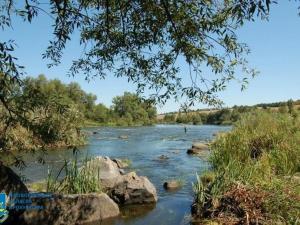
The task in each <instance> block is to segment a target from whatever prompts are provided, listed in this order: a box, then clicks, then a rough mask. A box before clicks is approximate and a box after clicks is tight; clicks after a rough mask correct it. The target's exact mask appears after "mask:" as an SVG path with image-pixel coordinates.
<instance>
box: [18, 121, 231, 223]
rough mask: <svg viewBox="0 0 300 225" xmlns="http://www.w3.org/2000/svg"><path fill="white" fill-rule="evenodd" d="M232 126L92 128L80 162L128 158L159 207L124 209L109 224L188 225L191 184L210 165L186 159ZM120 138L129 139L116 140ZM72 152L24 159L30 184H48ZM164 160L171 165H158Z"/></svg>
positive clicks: (25, 171)
mask: <svg viewBox="0 0 300 225" xmlns="http://www.w3.org/2000/svg"><path fill="white" fill-rule="evenodd" d="M229 129H230V127H228V126H210V125H199V126H198V125H197V126H196V125H195V126H192V125H190V126H187V133H185V132H184V127H183V126H182V125H156V126H149V127H132V128H131V127H130V128H111V127H99V128H88V129H87V130H88V131H89V132H91V133H92V132H94V131H96V132H97V133H96V134H94V135H90V136H89V141H88V145H86V146H84V147H81V148H80V149H79V150H80V151H79V157H81V158H84V157H86V155H88V156H90V157H93V156H100V155H101V156H109V157H111V158H126V159H129V160H130V161H131V162H132V163H131V167H130V169H129V170H131V171H136V172H137V174H138V175H141V176H147V177H148V178H149V180H150V181H151V182H152V183H153V184H154V185H155V187H156V189H157V193H158V198H159V199H158V202H157V204H156V206H154V207H140V206H139V207H131V208H125V209H123V210H122V216H121V217H120V218H119V219H116V220H114V221H112V222H110V223H109V224H113V225H184V224H189V214H190V206H191V204H192V201H193V192H192V182H193V181H195V175H196V173H199V174H201V172H203V171H205V170H207V169H209V164H208V163H207V162H206V161H205V160H204V159H201V158H199V157H195V156H190V155H187V154H186V150H187V149H188V148H190V147H191V145H192V143H193V142H196V141H207V140H211V139H212V138H213V134H214V133H216V132H219V131H227V130H229ZM121 135H126V136H128V139H120V138H118V137H119V136H121ZM72 154H73V151H72V150H71V149H69V150H68V149H67V150H52V151H48V152H47V154H46V155H45V157H44V158H45V160H46V163H45V164H44V165H41V164H40V163H38V162H37V161H36V159H35V158H36V157H33V156H32V155H30V154H27V155H25V156H24V159H25V161H26V163H27V167H26V168H25V169H24V170H23V171H22V173H23V174H24V175H25V176H26V178H27V179H28V182H32V181H36V180H42V179H45V177H46V175H47V169H48V167H49V166H50V167H54V168H55V169H57V170H58V169H59V168H60V167H61V166H62V164H63V162H64V160H65V159H70V158H71V157H72ZM161 155H165V156H167V157H168V159H167V160H159V156H161ZM172 178H175V179H180V180H181V181H182V182H183V187H182V188H181V189H180V190H178V191H175V192H167V191H165V190H164V188H163V183H164V182H165V181H167V180H169V179H172Z"/></svg>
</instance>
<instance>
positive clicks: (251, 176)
mask: <svg viewBox="0 0 300 225" xmlns="http://www.w3.org/2000/svg"><path fill="white" fill-rule="evenodd" d="M299 134H300V120H299V117H293V116H291V115H290V114H282V113H276V112H273V113H268V112H264V111H262V110H259V111H255V112H252V113H248V114H244V115H243V117H242V118H241V120H239V121H238V122H237V123H236V124H235V127H234V129H233V130H232V131H231V132H229V133H226V134H225V135H221V136H218V137H217V139H216V140H215V141H214V143H213V144H212V145H211V149H212V155H211V158H210V162H211V164H212V167H213V173H214V176H213V178H212V179H211V180H212V181H210V182H208V183H207V182H203V181H200V183H201V185H204V187H203V188H201V190H198V191H201V192H205V194H206V195H207V196H208V197H207V198H205V199H204V200H203V198H201V199H200V200H199V206H200V207H202V210H204V211H205V210H207V209H204V208H205V207H203V201H204V202H210V205H209V204H207V205H206V207H207V208H209V210H219V208H218V207H220V202H222V201H224V199H226V198H228V196H227V194H228V193H231V194H233V193H235V194H236V193H237V192H238V193H243V195H248V194H249V196H252V198H254V199H255V198H259V199H260V200H259V201H261V204H258V205H259V207H260V210H261V211H260V212H263V215H262V216H263V217H264V220H266V221H265V223H266V224H277V223H279V222H281V223H284V224H297V221H298V222H299V219H300V214H299V212H300V211H299V206H300V205H299V197H300V188H299V187H300V186H299V180H297V179H296V177H295V178H294V177H293V176H294V175H296V174H297V173H299V172H300V166H299V165H300V136H299ZM198 183H199V182H198ZM197 185H198V186H199V185H200V184H197ZM205 187H206V189H205ZM198 189H199V188H198ZM196 195H197V196H203V195H204V193H198V192H196ZM213 202H219V204H213ZM226 204H233V203H230V202H229V203H228V202H227V203H226ZM239 204H243V203H239ZM231 206H232V205H231ZM223 207H224V206H223ZM228 207H230V206H228ZM232 207H233V206H232ZM239 207H241V205H239ZM223 210H224V211H225V212H224V213H225V214H226V210H225V209H224V208H223ZM245 210H246V209H245ZM248 210H254V209H248ZM227 213H229V212H227ZM247 213H250V212H249V211H248V212H247ZM216 215H217V214H215V216H216ZM249 215H250V214H249ZM202 216H203V215H202ZM254 217H255V216H254ZM256 219H258V220H261V219H263V218H258V217H256ZM260 223H262V222H261V221H260Z"/></svg>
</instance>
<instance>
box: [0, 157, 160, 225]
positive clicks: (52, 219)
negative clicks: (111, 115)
mask: <svg viewBox="0 0 300 225" xmlns="http://www.w3.org/2000/svg"><path fill="white" fill-rule="evenodd" d="M127 166H128V164H127V163H126V162H123V161H122V160H119V159H113V160H112V159H110V158H109V157H101V156H98V157H96V158H94V159H92V160H91V161H90V162H89V167H90V169H97V170H99V171H100V174H98V175H99V176H100V182H101V187H102V192H101V193H86V194H60V193H51V194H50V195H51V197H50V198H40V197H36V198H31V199H30V202H32V203H31V205H32V206H38V207H41V208H42V210H28V209H27V210H18V211H15V210H9V219H8V220H7V221H6V223H5V224H26V225H38V224H55V225H56V224H57V225H58V224H65V225H68V224H70V225H71V224H88V223H94V222H100V221H104V220H108V219H113V218H116V217H118V216H119V215H120V209H119V207H120V206H125V205H126V206H127V205H145V204H149V205H153V204H155V203H156V202H157V200H158V197H157V192H156V188H155V186H154V185H153V184H152V183H151V182H150V181H149V179H148V178H147V177H144V176H138V175H137V174H136V173H135V172H128V173H125V171H124V168H125V167H127ZM0 178H1V179H0V192H5V193H6V195H7V196H9V195H10V194H11V193H23V194H27V195H28V196H30V194H33V193H35V194H36V193H38V194H43V192H34V190H28V188H27V187H26V185H25V184H24V183H23V182H22V180H21V178H20V177H19V176H18V175H17V174H16V173H15V172H14V171H13V170H11V169H10V168H8V167H6V166H4V165H1V169H0ZM45 194H48V195H49V193H45ZM10 202H12V199H8V205H10Z"/></svg>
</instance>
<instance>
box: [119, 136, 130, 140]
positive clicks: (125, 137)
mask: <svg viewBox="0 0 300 225" xmlns="http://www.w3.org/2000/svg"><path fill="white" fill-rule="evenodd" d="M119 138H120V139H128V136H127V135H120V136H119Z"/></svg>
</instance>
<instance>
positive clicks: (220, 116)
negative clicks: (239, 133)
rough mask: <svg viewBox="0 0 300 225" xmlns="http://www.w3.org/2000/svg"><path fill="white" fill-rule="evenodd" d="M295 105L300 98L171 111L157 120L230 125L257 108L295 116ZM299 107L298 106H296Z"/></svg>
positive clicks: (298, 102)
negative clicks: (217, 107)
mask: <svg viewBox="0 0 300 225" xmlns="http://www.w3.org/2000/svg"><path fill="white" fill-rule="evenodd" d="M296 105H300V100H296V101H293V100H288V101H286V102H276V103H267V104H264V103H263V104H257V105H254V106H233V107H232V108H224V109H220V110H217V109H211V110H210V112H209V111H208V110H206V112H204V110H190V111H188V112H178V113H177V112H172V113H167V114H165V115H164V118H163V119H162V120H161V121H159V122H163V123H183V124H194V125H197V124H212V125H231V124H233V123H235V122H236V121H238V120H239V119H241V117H242V115H243V114H244V113H247V112H250V111H254V110H257V109H262V110H267V111H272V110H274V111H278V112H280V113H289V114H291V115H293V116H296V115H297V114H298V113H297V109H296V107H295V106H296ZM298 109H300V108H298Z"/></svg>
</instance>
